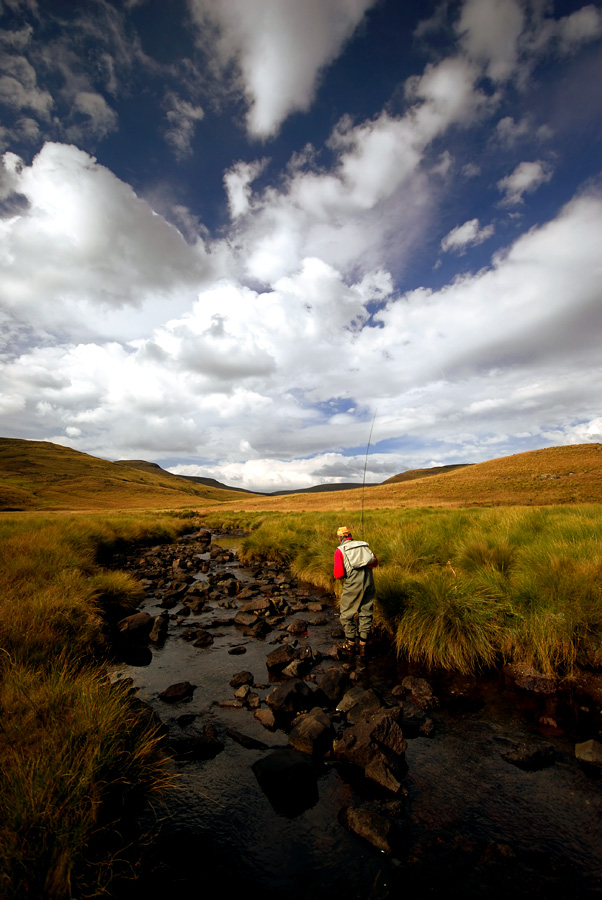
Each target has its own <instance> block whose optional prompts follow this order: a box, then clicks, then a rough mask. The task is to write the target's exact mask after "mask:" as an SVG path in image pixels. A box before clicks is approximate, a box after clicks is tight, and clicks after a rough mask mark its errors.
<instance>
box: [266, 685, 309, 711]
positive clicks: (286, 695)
mask: <svg viewBox="0 0 602 900" xmlns="http://www.w3.org/2000/svg"><path fill="white" fill-rule="evenodd" d="M266 703H267V705H268V706H269V707H270V709H271V710H272V711H273V712H274V714H275V715H280V716H296V715H297V714H298V713H300V712H306V711H307V710H310V709H312V707H313V706H315V700H314V696H313V691H312V690H311V688H310V687H309V686H308V685H307V684H306V682H305V681H301V679H299V678H294V679H293V680H292V681H286V682H284V684H279V685H278V686H277V687H275V688H274V690H273V691H272V692H271V693H270V694H268V696H267V697H266Z"/></svg>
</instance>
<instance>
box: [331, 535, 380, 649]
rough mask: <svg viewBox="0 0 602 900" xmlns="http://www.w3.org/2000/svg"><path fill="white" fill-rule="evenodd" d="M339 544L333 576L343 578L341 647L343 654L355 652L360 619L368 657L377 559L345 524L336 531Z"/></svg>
mask: <svg viewBox="0 0 602 900" xmlns="http://www.w3.org/2000/svg"><path fill="white" fill-rule="evenodd" d="M337 537H338V538H339V540H340V542H341V543H340V544H339V546H338V547H337V549H336V550H335V551H334V577H335V578H342V579H344V580H343V593H342V594H341V603H340V617H341V625H342V626H343V630H344V632H345V640H344V641H343V643H342V645H341V650H342V651H343V652H344V653H353V652H354V651H355V638H356V624H355V617H356V616H357V617H358V626H359V639H360V642H359V643H360V656H365V655H366V647H367V644H368V639H369V637H370V631H371V629H372V609H373V606H374V593H375V591H374V575H373V574H372V569H375V568H376V567H377V565H378V560H377V558H376V556H375V555H374V553H373V552H372V550H371V549H370V547H369V546H368V544H367V543H366V542H365V541H354V540H353V537H352V535H351V532H350V531H349V529H348V528H347V527H346V526H345V525H342V526H341V527H340V528H339V529H338V530H337Z"/></svg>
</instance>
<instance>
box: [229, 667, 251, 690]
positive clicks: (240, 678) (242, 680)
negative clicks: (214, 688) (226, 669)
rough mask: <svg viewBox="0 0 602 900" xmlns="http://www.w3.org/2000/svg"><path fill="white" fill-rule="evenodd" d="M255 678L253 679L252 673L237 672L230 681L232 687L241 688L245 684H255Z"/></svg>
mask: <svg viewBox="0 0 602 900" xmlns="http://www.w3.org/2000/svg"><path fill="white" fill-rule="evenodd" d="M254 681H255V678H254V677H253V673H252V672H247V671H243V672H237V673H236V675H233V676H232V678H231V679H230V687H233V688H239V687H241V686H242V685H243V684H253V682H254Z"/></svg>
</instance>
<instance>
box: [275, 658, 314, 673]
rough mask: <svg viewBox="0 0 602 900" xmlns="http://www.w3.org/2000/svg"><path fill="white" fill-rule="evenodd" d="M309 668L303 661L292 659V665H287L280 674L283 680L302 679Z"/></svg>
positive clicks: (305, 661) (306, 662)
mask: <svg viewBox="0 0 602 900" xmlns="http://www.w3.org/2000/svg"><path fill="white" fill-rule="evenodd" d="M310 668H311V665H310V663H309V662H308V661H307V660H305V659H294V660H293V661H292V663H289V664H288V666H286V668H284V669H283V670H282V672H281V674H282V675H283V676H284V677H285V678H302V677H303V676H304V675H307V673H308V672H309V670H310Z"/></svg>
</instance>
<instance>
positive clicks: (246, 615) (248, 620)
mask: <svg viewBox="0 0 602 900" xmlns="http://www.w3.org/2000/svg"><path fill="white" fill-rule="evenodd" d="M256 622H257V616H256V615H255V613H250V612H242V611H241V612H237V613H236V615H235V616H234V624H235V625H246V626H249V625H254V624H255V623H256Z"/></svg>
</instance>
